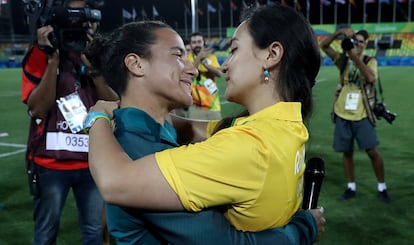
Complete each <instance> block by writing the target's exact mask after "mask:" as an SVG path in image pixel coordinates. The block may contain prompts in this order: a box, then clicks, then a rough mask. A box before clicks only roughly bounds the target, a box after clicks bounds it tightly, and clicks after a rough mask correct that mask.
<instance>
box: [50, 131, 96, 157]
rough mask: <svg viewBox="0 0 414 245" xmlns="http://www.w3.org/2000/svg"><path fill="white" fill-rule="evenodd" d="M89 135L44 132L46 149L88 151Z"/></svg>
mask: <svg viewBox="0 0 414 245" xmlns="http://www.w3.org/2000/svg"><path fill="white" fill-rule="evenodd" d="M88 149H89V136H88V135H86V134H71V133H63V132H48V133H47V134H46V150H66V151H72V152H88Z"/></svg>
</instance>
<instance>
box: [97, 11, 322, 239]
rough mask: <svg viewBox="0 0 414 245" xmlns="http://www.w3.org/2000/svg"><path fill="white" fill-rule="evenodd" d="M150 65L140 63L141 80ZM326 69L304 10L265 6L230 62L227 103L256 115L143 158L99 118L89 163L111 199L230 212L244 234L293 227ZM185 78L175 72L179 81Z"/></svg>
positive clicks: (239, 37)
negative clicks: (310, 125) (310, 119)
mask: <svg viewBox="0 0 414 245" xmlns="http://www.w3.org/2000/svg"><path fill="white" fill-rule="evenodd" d="M182 49H184V45H183V47H182ZM151 65H152V64H150V63H140V64H137V67H139V71H137V74H136V75H137V76H139V75H141V73H140V72H142V73H143V75H145V74H144V73H145V71H146V70H147V69H150V68H151V67H150V66H151ZM319 66H320V53H319V48H318V44H317V41H316V38H315V36H314V33H313V31H312V29H311V27H310V25H309V23H308V22H307V21H306V19H304V18H303V16H301V15H300V13H297V12H296V11H295V10H293V9H290V8H287V7H282V6H279V5H277V6H273V7H272V6H266V7H261V8H258V9H256V10H255V11H254V12H252V13H251V14H250V15H249V16H247V18H246V20H244V21H243V22H242V23H241V24H240V26H239V27H238V28H237V30H236V32H235V34H234V36H233V39H232V42H231V52H230V56H229V58H228V59H227V60H226V62H225V63H224V64H223V66H222V69H223V72H224V73H225V80H226V82H227V88H226V92H225V95H226V99H227V100H229V101H232V102H236V103H239V104H241V105H243V106H245V107H246V109H247V110H248V112H249V115H248V116H246V117H244V118H240V119H238V120H234V121H233V123H232V125H231V127H227V128H224V129H221V130H219V131H217V132H216V133H215V134H214V135H213V136H211V137H210V138H208V139H207V140H205V141H203V142H200V143H196V144H191V145H187V146H182V147H178V148H175V149H169V150H165V151H162V152H158V153H156V154H153V155H149V156H146V157H144V158H141V159H139V160H136V161H132V160H131V159H130V158H129V157H128V156H127V155H126V154H125V153H124V152H123V150H122V148H121V147H120V146H119V144H118V142H117V141H116V139H115V138H114V136H113V134H112V130H111V128H110V126H109V124H108V123H107V122H106V120H96V121H95V123H94V124H91V125H89V126H90V127H91V128H90V149H89V150H90V151H89V160H90V165H91V171H92V174H93V176H94V179H95V181H96V183H97V185H98V187H99V189H100V191H101V193H102V195H103V197H104V199H105V200H106V201H107V202H109V203H115V204H118V205H123V206H130V207H139V208H144V209H155V210H166V211H173V210H183V209H185V210H189V211H194V212H197V211H200V210H202V209H205V208H209V207H213V206H225V207H226V210H225V216H226V217H227V218H228V219H229V221H230V222H231V223H232V224H233V225H234V226H235V227H236V228H237V229H239V230H243V231H260V230H264V229H268V228H272V227H280V226H283V225H285V224H287V223H288V221H289V220H290V218H291V217H292V215H293V214H294V213H295V212H296V211H297V210H298V209H299V207H300V204H301V201H302V192H303V190H302V183H303V180H302V178H303V172H304V169H305V166H304V159H305V143H306V142H307V140H308V137H309V136H308V131H307V129H306V127H305V125H304V124H303V121H302V118H306V117H307V116H308V115H309V113H310V111H311V105H312V102H311V101H312V98H311V97H312V92H311V89H312V86H313V85H314V80H315V78H316V75H317V73H318V71H319ZM186 76H187V75H186V74H181V75H180V76H175V74H174V73H172V75H171V77H173V78H176V80H177V81H180V82H181V81H184V80H186V79H187V78H186ZM112 109H113V107H111V106H107V103H104V102H99V103H97V104H96V105H95V106H94V107H93V108H92V109H91V111H93V112H104V113H106V114H108V115H111V114H112ZM109 117H110V116H109ZM131 163H134V164H131Z"/></svg>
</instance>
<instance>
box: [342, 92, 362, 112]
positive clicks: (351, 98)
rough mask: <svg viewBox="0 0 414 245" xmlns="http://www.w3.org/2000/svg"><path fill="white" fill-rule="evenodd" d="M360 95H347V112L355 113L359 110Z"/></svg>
mask: <svg viewBox="0 0 414 245" xmlns="http://www.w3.org/2000/svg"><path fill="white" fill-rule="evenodd" d="M358 101H359V93H348V94H347V95H346V101H345V110H349V111H355V110H356V109H358Z"/></svg>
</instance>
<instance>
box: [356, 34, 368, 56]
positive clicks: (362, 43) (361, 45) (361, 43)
mask: <svg viewBox="0 0 414 245" xmlns="http://www.w3.org/2000/svg"><path fill="white" fill-rule="evenodd" d="M355 39H356V41H357V45H356V50H357V53H358V55H361V54H362V53H363V52H364V49H365V48H366V46H367V42H366V40H365V39H364V36H363V35H360V34H357V35H355Z"/></svg>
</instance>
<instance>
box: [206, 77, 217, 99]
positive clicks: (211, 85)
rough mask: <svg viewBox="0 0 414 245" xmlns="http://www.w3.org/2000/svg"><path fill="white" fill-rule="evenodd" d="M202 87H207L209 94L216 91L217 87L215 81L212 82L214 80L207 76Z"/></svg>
mask: <svg viewBox="0 0 414 245" xmlns="http://www.w3.org/2000/svg"><path fill="white" fill-rule="evenodd" d="M204 87H206V88H207V90H208V92H209V93H210V94H211V95H213V94H215V93H217V91H218V88H217V86H216V84H215V83H214V81H213V80H211V79H210V78H208V79H206V80H205V81H204Z"/></svg>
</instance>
